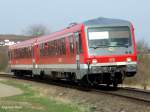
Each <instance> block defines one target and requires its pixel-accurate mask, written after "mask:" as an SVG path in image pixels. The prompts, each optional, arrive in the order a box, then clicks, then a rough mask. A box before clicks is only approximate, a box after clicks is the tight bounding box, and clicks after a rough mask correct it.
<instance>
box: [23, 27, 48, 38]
mask: <svg viewBox="0 0 150 112" xmlns="http://www.w3.org/2000/svg"><path fill="white" fill-rule="evenodd" d="M25 33H26V34H27V35H29V36H33V37H37V36H42V35H46V34H48V33H49V30H48V28H47V27H46V26H44V25H42V24H34V25H31V26H29V27H28V28H27V30H26V31H25Z"/></svg>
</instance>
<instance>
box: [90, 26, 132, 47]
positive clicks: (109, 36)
mask: <svg viewBox="0 0 150 112" xmlns="http://www.w3.org/2000/svg"><path fill="white" fill-rule="evenodd" d="M88 40H89V42H88V45H89V47H90V48H102V47H129V46H131V45H132V41H131V32H130V29H129V27H110V28H106V27H105V28H104V27H103V28H101V27H98V28H89V29H88Z"/></svg>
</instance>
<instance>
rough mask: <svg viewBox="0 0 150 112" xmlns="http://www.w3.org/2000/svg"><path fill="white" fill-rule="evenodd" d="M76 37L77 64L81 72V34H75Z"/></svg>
mask: <svg viewBox="0 0 150 112" xmlns="http://www.w3.org/2000/svg"><path fill="white" fill-rule="evenodd" d="M74 37H75V42H76V64H77V70H79V69H80V47H79V40H80V39H79V38H80V33H79V32H76V33H74Z"/></svg>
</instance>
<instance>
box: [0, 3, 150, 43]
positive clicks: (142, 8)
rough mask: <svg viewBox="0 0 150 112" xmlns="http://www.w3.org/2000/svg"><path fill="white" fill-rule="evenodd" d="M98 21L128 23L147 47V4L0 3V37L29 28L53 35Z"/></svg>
mask: <svg viewBox="0 0 150 112" xmlns="http://www.w3.org/2000/svg"><path fill="white" fill-rule="evenodd" d="M97 17H108V18H118V19H125V20H129V21H131V22H132V23H133V25H134V27H135V35H136V38H137V40H139V39H142V38H145V40H147V41H148V42H149V43H150V36H149V33H150V27H149V26H150V0H53V1H52V0H0V34H22V33H23V30H25V29H26V28H27V27H28V26H30V25H32V24H44V25H46V26H47V27H48V28H49V29H50V30H51V31H52V32H54V31H57V30H59V29H62V28H64V27H66V26H67V25H68V24H69V23H71V22H78V23H80V22H82V21H85V20H88V19H92V18H97Z"/></svg>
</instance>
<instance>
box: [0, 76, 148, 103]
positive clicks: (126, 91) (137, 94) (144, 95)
mask: <svg viewBox="0 0 150 112" xmlns="http://www.w3.org/2000/svg"><path fill="white" fill-rule="evenodd" d="M0 77H13V76H12V75H10V74H3V75H0ZM18 79H20V80H26V81H34V82H38V83H46V84H52V85H56V86H61V87H67V88H72V89H78V90H84V91H85V90H86V91H87V90H88V92H93V93H96V94H100V93H102V94H107V95H112V96H117V97H122V98H126V99H129V100H134V101H138V102H143V103H147V104H150V91H144V90H140V89H135V88H127V87H124V88H122V87H119V88H118V89H117V90H114V89H112V88H106V87H102V86H97V87H94V88H90V89H85V88H81V87H79V86H78V85H77V84H75V83H70V82H66V81H59V82H58V81H50V80H41V79H34V78H32V79H31V78H29V77H23V78H18Z"/></svg>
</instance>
